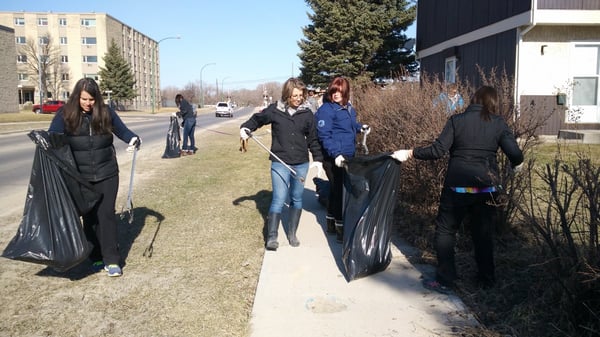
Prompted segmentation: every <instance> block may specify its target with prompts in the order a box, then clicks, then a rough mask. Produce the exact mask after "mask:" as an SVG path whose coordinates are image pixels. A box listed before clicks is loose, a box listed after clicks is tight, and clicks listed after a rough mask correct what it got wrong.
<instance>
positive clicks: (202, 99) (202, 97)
mask: <svg viewBox="0 0 600 337" xmlns="http://www.w3.org/2000/svg"><path fill="white" fill-rule="evenodd" d="M214 65H216V63H214V62H212V63H207V64H205V65H203V66H202V68H200V108H204V90H202V70H204V68H206V67H207V66H214Z"/></svg>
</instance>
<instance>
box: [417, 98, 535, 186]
mask: <svg viewBox="0 0 600 337" xmlns="http://www.w3.org/2000/svg"><path fill="white" fill-rule="evenodd" d="M481 110H482V106H481V105H479V104H471V105H470V106H469V107H467V109H466V110H465V112H463V113H461V114H457V115H453V116H452V117H450V118H449V119H448V121H447V122H446V125H445V126H444V129H443V130H442V132H441V133H440V135H439V136H438V138H437V139H436V140H435V142H434V143H433V144H431V145H430V146H427V147H420V148H415V149H413V156H414V157H415V158H417V159H423V160H431V159H438V158H441V157H442V156H444V155H445V154H446V153H448V152H449V153H450V159H449V162H448V170H447V172H446V179H445V181H444V186H445V187H490V186H496V185H497V184H498V181H499V176H498V162H497V159H496V154H497V152H498V149H499V148H500V149H502V152H504V154H506V156H507V157H508V159H509V160H510V162H511V164H512V166H513V167H514V166H517V165H519V164H521V163H522V162H523V152H522V151H521V149H519V145H518V144H517V141H516V139H515V136H514V135H513V133H512V131H511V129H510V128H509V127H508V125H507V124H506V121H505V120H504V118H502V117H501V116H498V115H490V120H489V121H486V120H483V119H482V118H481V114H480V112H481Z"/></svg>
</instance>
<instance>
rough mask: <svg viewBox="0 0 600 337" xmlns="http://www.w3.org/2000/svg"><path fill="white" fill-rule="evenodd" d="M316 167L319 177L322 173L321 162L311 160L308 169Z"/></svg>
mask: <svg viewBox="0 0 600 337" xmlns="http://www.w3.org/2000/svg"><path fill="white" fill-rule="evenodd" d="M313 167H316V168H317V177H319V178H321V175H322V174H323V163H321V162H320V161H313V162H312V163H311V164H310V167H309V169H311V168H313Z"/></svg>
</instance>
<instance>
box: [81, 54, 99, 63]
mask: <svg viewBox="0 0 600 337" xmlns="http://www.w3.org/2000/svg"><path fill="white" fill-rule="evenodd" d="M83 62H84V63H96V62H98V56H96V55H84V56H83Z"/></svg>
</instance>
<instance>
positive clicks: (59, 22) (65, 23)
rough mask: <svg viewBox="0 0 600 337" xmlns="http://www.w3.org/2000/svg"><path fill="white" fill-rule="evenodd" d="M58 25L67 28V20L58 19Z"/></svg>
mask: <svg viewBox="0 0 600 337" xmlns="http://www.w3.org/2000/svg"><path fill="white" fill-rule="evenodd" d="M58 25H59V26H62V27H66V26H67V18H58Z"/></svg>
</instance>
